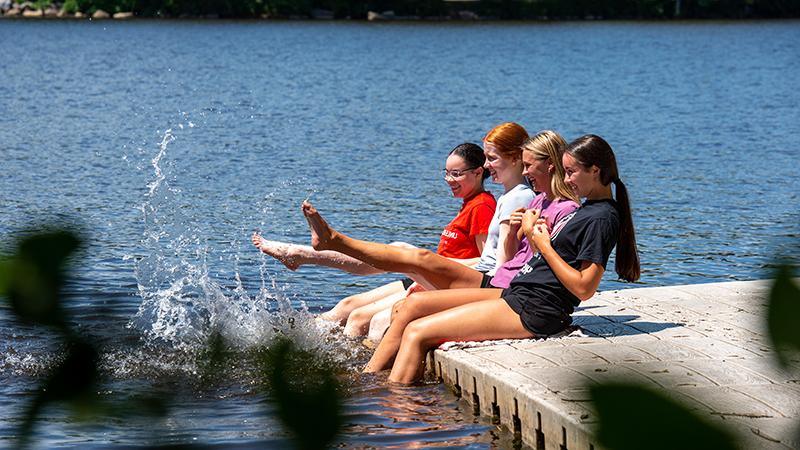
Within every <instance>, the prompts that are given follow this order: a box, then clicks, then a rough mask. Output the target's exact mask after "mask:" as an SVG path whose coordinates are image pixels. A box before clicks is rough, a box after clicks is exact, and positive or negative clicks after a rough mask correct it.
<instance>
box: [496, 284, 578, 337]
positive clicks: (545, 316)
mask: <svg viewBox="0 0 800 450" xmlns="http://www.w3.org/2000/svg"><path fill="white" fill-rule="evenodd" d="M502 297H503V300H505V301H506V303H508V306H509V307H511V309H513V310H514V312H515V313H517V314H519V318H520V320H521V321H522V326H524V327H525V329H526V330H528V331H530V332H531V333H533V334H535V335H536V336H538V337H547V336H551V335H554V334H556V333H560V332H562V331H564V329H565V328H567V327H568V326H570V324H572V317H570V315H569V314H567V313H566V312H564V311H563V310H562V309H561V308H559V307H557V306H555V305H553V304H552V303H550V302H549V301H547V300H546V299H544V298H542V297H541V296H539V295H536V293H535V292H534V291H532V290H530V289H527V288H524V287H521V286H514V287H509V288H506V289H503V294H502Z"/></svg>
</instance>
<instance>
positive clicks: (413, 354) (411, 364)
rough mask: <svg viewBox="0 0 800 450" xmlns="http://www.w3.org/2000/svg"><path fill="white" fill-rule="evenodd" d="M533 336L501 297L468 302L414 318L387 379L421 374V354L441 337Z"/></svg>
mask: <svg viewBox="0 0 800 450" xmlns="http://www.w3.org/2000/svg"><path fill="white" fill-rule="evenodd" d="M528 337H533V334H532V333H531V332H530V331H528V330H526V329H525V327H523V326H522V321H521V320H520V317H519V315H518V314H517V313H515V312H514V310H512V309H511V308H510V307H509V306H508V304H507V303H506V302H505V300H503V299H502V298H495V299H491V300H484V301H480V302H474V303H469V304H466V305H462V306H457V307H455V308H451V309H447V310H444V311H441V312H438V313H436V314H433V315H430V316H427V317H423V318H421V319H417V320H415V321H413V322H411V323H410V324H408V326H407V327H406V329H405V332H404V333H403V337H402V341H401V343H400V350H399V351H398V352H397V357H396V358H395V361H394V366H393V367H392V372H391V374H390V375H389V381H392V382H396V383H405V384H408V383H413V382H414V381H418V380H420V379H421V378H422V370H423V368H424V363H425V355H426V353H427V352H428V350H430V349H432V348H434V347H435V346H436V345H438V344H439V343H440V342H442V341H443V340H462V341H483V340H489V339H521V338H528Z"/></svg>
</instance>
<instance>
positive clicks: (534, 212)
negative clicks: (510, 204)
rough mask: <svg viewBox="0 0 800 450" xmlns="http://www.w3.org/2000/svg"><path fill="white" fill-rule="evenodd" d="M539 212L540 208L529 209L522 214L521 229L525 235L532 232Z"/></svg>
mask: <svg viewBox="0 0 800 450" xmlns="http://www.w3.org/2000/svg"><path fill="white" fill-rule="evenodd" d="M541 213H542V210H541V209H529V210H527V211H525V213H524V214H523V215H522V224H521V227H522V228H521V229H522V233H523V234H524V235H525V236H528V237H529V236H530V235H531V233H532V232H533V226H534V225H535V224H536V221H538V220H539V216H540V215H541Z"/></svg>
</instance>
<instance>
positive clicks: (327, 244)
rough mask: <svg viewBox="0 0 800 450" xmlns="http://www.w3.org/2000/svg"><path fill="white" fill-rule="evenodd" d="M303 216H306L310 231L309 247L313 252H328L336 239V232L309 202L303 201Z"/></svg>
mask: <svg viewBox="0 0 800 450" xmlns="http://www.w3.org/2000/svg"><path fill="white" fill-rule="evenodd" d="M301 208H302V210H303V215H304V216H306V221H307V222H308V227H309V228H310V229H311V246H312V247H314V250H330V249H331V244H332V242H333V240H334V239H335V238H336V231H334V230H333V229H332V228H331V227H330V226H329V225H328V223H327V222H325V219H323V218H322V216H321V215H320V214H319V212H317V209H316V208H314V205H312V204H311V203H310V202H309V201H304V202H303V206H302V207H301Z"/></svg>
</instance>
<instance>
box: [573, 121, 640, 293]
mask: <svg viewBox="0 0 800 450" xmlns="http://www.w3.org/2000/svg"><path fill="white" fill-rule="evenodd" d="M566 153H569V154H570V155H571V156H572V157H573V158H575V160H576V161H577V162H578V163H579V164H580V165H582V166H584V167H586V168H589V167H592V166H596V167H597V168H599V169H600V182H601V183H603V185H604V186H608V185H609V184H611V183H614V187H615V188H616V197H617V198H616V200H617V211H618V212H619V216H620V224H619V236H618V237H617V259H616V261H617V262H616V267H615V269H616V272H617V275H619V277H620V278H622V279H623V280H625V281H636V280H638V279H639V275H641V268H640V266H639V252H638V251H637V249H636V233H635V231H634V229H633V215H632V214H631V204H630V199H629V197H628V189H627V188H626V187H625V184H623V183H622V180H620V179H619V170H618V169H617V159H616V157H615V156H614V151H613V150H612V149H611V146H610V145H608V142H606V141H605V139H603V138H601V137H600V136H596V135H594V134H587V135H586V136H582V137H579V138H578V139H576V140H574V141H572V143H570V144H569V146H568V147H567V150H566Z"/></svg>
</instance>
